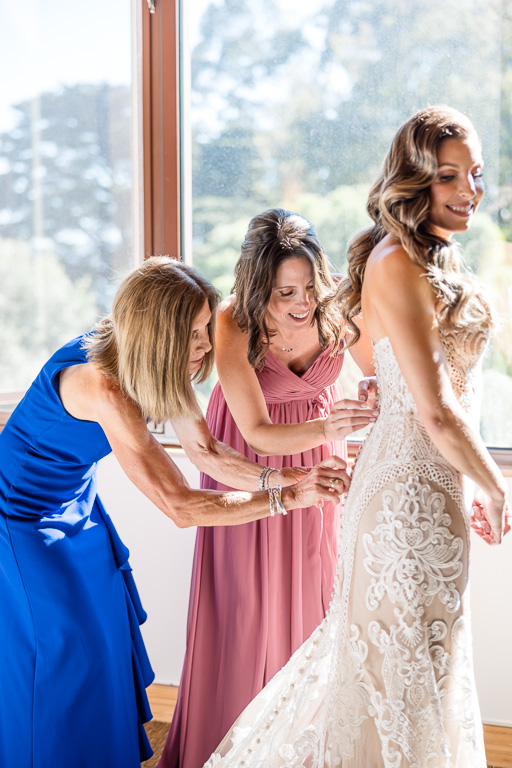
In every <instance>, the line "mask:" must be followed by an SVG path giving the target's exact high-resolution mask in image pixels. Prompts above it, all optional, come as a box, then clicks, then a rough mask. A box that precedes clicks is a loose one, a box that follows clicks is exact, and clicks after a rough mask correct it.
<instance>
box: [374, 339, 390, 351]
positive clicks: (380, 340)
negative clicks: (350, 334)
mask: <svg viewBox="0 0 512 768" xmlns="http://www.w3.org/2000/svg"><path fill="white" fill-rule="evenodd" d="M382 341H387V342H388V344H391V342H390V341H389V336H381V337H380V339H378V340H377V341H374V340H373V339H372V346H373V348H374V349H375V347H377V346H378V345H379V344H380V343H381V342H382Z"/></svg>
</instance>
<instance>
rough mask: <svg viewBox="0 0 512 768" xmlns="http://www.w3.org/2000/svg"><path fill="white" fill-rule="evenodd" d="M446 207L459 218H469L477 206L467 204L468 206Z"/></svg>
mask: <svg viewBox="0 0 512 768" xmlns="http://www.w3.org/2000/svg"><path fill="white" fill-rule="evenodd" d="M446 207H447V208H448V209H449V210H450V211H451V212H452V213H455V214H456V215H457V216H469V215H470V214H472V213H473V211H474V209H475V204H474V203H466V205H447V206H446Z"/></svg>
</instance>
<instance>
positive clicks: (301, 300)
mask: <svg viewBox="0 0 512 768" xmlns="http://www.w3.org/2000/svg"><path fill="white" fill-rule="evenodd" d="M310 301H311V297H310V295H309V293H308V291H306V290H304V291H302V292H301V293H300V294H299V295H298V296H297V304H298V305H299V306H300V307H309V304H310Z"/></svg>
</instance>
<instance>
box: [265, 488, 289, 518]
mask: <svg viewBox="0 0 512 768" xmlns="http://www.w3.org/2000/svg"><path fill="white" fill-rule="evenodd" d="M282 490H283V489H282V487H281V486H280V485H278V486H276V487H275V488H269V489H268V501H269V505H270V517H274V516H275V515H276V514H278V515H287V514H288V512H287V511H286V507H285V506H284V504H283V501H282V499H281V491H282Z"/></svg>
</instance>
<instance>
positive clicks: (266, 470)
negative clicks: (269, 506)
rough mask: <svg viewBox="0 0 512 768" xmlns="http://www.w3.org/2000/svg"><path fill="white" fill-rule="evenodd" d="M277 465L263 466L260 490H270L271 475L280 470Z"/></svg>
mask: <svg viewBox="0 0 512 768" xmlns="http://www.w3.org/2000/svg"><path fill="white" fill-rule="evenodd" d="M278 471H279V470H277V469H276V468H275V467H263V469H262V470H261V474H260V477H259V480H258V491H266V490H268V481H269V477H270V475H271V474H272V472H278Z"/></svg>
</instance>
